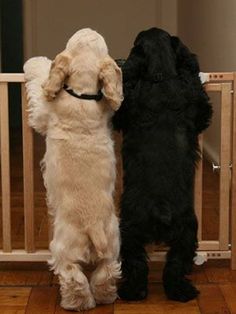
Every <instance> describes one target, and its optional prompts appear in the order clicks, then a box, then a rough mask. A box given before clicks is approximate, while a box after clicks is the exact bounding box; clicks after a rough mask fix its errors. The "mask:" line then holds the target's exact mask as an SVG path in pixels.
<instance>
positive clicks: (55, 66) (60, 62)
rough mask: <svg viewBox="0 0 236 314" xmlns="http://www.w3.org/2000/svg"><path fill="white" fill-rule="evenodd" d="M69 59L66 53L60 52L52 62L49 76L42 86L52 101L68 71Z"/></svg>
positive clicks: (48, 98)
mask: <svg viewBox="0 0 236 314" xmlns="http://www.w3.org/2000/svg"><path fill="white" fill-rule="evenodd" d="M70 59H71V57H70V55H69V54H68V53H66V52H61V53H60V54H58V55H57V56H56V58H55V60H54V61H53V62H52V65H51V69H50V72H49V77H48V79H47V80H46V82H45V83H44V84H43V86H42V87H43V90H44V95H45V97H46V98H47V100H48V101H52V100H53V99H54V98H55V97H56V95H57V93H58V92H59V91H60V90H61V88H62V87H63V84H64V81H65V78H66V77H67V75H68V73H69V64H70Z"/></svg>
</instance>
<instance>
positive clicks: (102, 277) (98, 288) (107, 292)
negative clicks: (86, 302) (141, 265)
mask: <svg viewBox="0 0 236 314" xmlns="http://www.w3.org/2000/svg"><path fill="white" fill-rule="evenodd" d="M120 275H121V271H120V263H119V262H117V261H115V260H113V261H112V260H109V259H104V260H102V261H101V262H100V263H99V265H98V266H97V268H96V269H95V271H94V272H93V274H92V277H91V281H90V286H91V290H92V293H93V296H94V298H95V300H96V303H97V304H110V303H113V302H114V301H115V300H116V298H117V287H116V283H117V280H118V279H119V278H120Z"/></svg>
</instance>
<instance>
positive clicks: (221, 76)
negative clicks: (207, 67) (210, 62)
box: [208, 72, 234, 82]
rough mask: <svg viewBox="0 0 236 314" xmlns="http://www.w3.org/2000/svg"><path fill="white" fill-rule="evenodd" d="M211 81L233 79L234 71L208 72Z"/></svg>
mask: <svg viewBox="0 0 236 314" xmlns="http://www.w3.org/2000/svg"><path fill="white" fill-rule="evenodd" d="M208 75H209V79H210V82H215V81H232V80H233V79H234V72H212V73H208Z"/></svg>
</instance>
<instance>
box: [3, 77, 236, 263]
mask: <svg viewBox="0 0 236 314" xmlns="http://www.w3.org/2000/svg"><path fill="white" fill-rule="evenodd" d="M205 75H206V76H207V77H208V80H207V82H206V83H205V87H206V91H220V92H221V95H222V97H221V100H222V103H223V105H225V106H226V107H227V109H228V110H227V114H226V117H225V115H224V117H223V119H226V120H224V124H225V123H227V121H229V119H232V120H231V121H232V122H231V123H232V128H231V129H232V132H231V133H230V134H227V137H228V139H229V141H228V142H227V141H226V142H225V143H223V145H221V155H222V156H223V161H222V158H221V163H222V162H223V163H222V164H221V167H222V169H225V170H224V175H223V176H220V177H221V179H220V180H221V184H220V186H221V188H222V189H226V190H225V194H227V193H228V198H226V199H223V198H221V197H220V206H222V205H223V206H225V207H226V215H223V214H222V210H220V232H219V233H220V236H221V239H219V241H203V240H202V238H201V231H202V224H201V223H202V161H200V162H199V165H198V169H197V172H196V183H195V188H196V189H195V207H196V214H197V216H198V219H199V234H198V235H199V239H200V242H199V251H198V256H200V257H201V259H200V260H198V262H197V263H199V264H201V263H202V262H204V261H205V260H207V259H211V258H212V259H220V258H231V268H232V269H236V210H233V209H236V145H233V144H234V143H236V72H212V73H206V74H205ZM9 82H18V83H20V84H21V91H22V95H21V101H22V137H23V176H24V178H23V180H24V217H25V225H24V227H25V248H24V249H17V250H12V247H11V200H10V151H9V112H8V83H9ZM24 82H25V79H24V74H22V73H18V74H7V73H1V74H0V123H1V126H0V128H1V177H2V216H3V219H2V223H3V225H2V230H3V249H2V250H0V261H35V262H43V261H47V260H48V259H49V258H50V252H49V250H36V249H35V239H34V228H35V226H34V221H35V220H34V180H33V178H34V167H33V130H32V129H31V128H30V127H29V126H28V123H27V121H28V112H27V110H26V109H27V100H26V92H25V86H24ZM231 106H232V118H231V114H230V112H231V108H230V107H231ZM221 130H222V127H221ZM223 132H225V131H224V129H223ZM230 137H231V140H230ZM199 142H200V146H201V147H202V137H200V139H199ZM230 148H231V152H230ZM230 154H231V156H230ZM222 156H221V157H222ZM230 157H231V158H230ZM230 159H231V162H232V169H231V170H232V175H231V178H232V179H231V197H230V196H229V195H230V190H229V189H230V183H229V182H230V181H229V180H230V172H229V169H228V167H229V165H227V164H226V163H227V161H228V160H230ZM225 162H226V163H225ZM226 168H227V169H228V172H227V171H226ZM222 169H221V171H222ZM223 182H228V184H226V187H225V185H224V184H223ZM227 199H228V200H227ZM227 202H228V204H227ZM220 208H221V207H220ZM230 208H231V215H230ZM32 209H33V210H32ZM229 215H230V217H229ZM229 218H230V219H229ZM230 230H231V239H230V240H231V241H229V236H230ZM49 234H51V232H50V233H49ZM230 242H231V249H230V244H229V243H230ZM165 254H166V253H165V251H164V250H161V251H156V250H154V251H153V252H152V253H150V254H149V255H150V259H151V260H163V258H164V256H165Z"/></svg>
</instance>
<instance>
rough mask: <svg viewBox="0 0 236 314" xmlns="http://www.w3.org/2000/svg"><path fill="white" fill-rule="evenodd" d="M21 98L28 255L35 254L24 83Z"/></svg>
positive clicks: (30, 141)
mask: <svg viewBox="0 0 236 314" xmlns="http://www.w3.org/2000/svg"><path fill="white" fill-rule="evenodd" d="M21 97H22V136H23V177H24V178H23V180H24V217H25V225H24V227H25V249H26V251H27V252H28V253H32V252H35V239H34V159H33V131H32V129H31V128H30V127H29V125H28V112H27V99H26V91H25V85H24V83H22V84H21Z"/></svg>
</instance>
